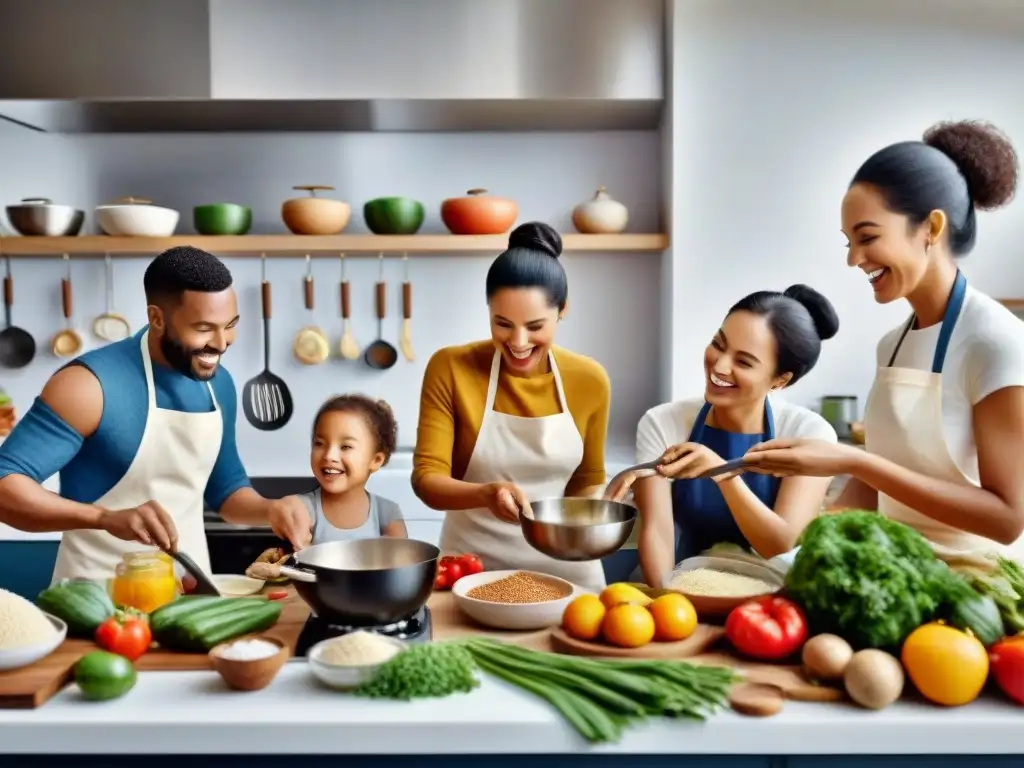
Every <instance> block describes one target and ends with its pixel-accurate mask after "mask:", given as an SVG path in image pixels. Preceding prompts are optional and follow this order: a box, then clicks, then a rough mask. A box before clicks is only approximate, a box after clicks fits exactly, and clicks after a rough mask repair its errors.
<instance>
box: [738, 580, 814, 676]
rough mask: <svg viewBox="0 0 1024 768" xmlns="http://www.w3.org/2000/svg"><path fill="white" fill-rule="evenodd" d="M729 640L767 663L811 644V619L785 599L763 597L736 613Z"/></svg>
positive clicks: (753, 656) (741, 650)
mask: <svg viewBox="0 0 1024 768" xmlns="http://www.w3.org/2000/svg"><path fill="white" fill-rule="evenodd" d="M725 636H726V638H727V639H728V640H729V642H730V643H732V647H733V648H735V649H736V650H737V651H739V652H740V653H743V654H745V655H747V656H750V657H751V658H754V659H761V660H763V661H778V660H780V659H784V658H786V657H787V656H791V655H793V654H794V653H796V652H797V651H799V650H800V648H801V647H803V644H804V642H806V640H807V619H806V617H805V616H804V612H803V611H802V610H800V607H799V606H798V605H797V604H796V603H794V602H792V601H791V600H787V599H786V598H784V597H773V596H771V595H768V596H765V597H759V598H756V599H754V600H750V601H749V602H746V603H743V604H742V605H738V606H736V607H735V608H733V609H732V611H731V612H730V613H729V616H728V618H726V620H725Z"/></svg>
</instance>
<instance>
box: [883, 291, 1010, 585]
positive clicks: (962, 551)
mask: <svg viewBox="0 0 1024 768" xmlns="http://www.w3.org/2000/svg"><path fill="white" fill-rule="evenodd" d="M966 290H967V279H966V278H965V277H964V275H963V273H961V272H958V273H957V277H956V282H955V283H954V284H953V290H952V292H951V293H950V298H949V304H948V306H947V307H946V312H945V315H944V316H943V319H942V329H941V330H940V332H939V339H938V342H937V343H936V345H935V357H934V359H933V361H932V370H931V371H921V370H916V369H912V368H897V367H894V366H893V363H894V362H895V360H896V355H897V353H898V352H899V349H900V346H901V345H902V344H903V339H904V338H906V335H907V333H908V332H909V331H910V329H911V327H912V326H913V324H914V318H913V317H911V318H910V322H908V323H907V326H906V327H905V328H904V330H903V333H902V334H901V335H900V338H899V341H898V342H897V343H896V349H894V350H893V353H892V357H891V358H890V359H889V365H888V366H885V367H880V368H879V369H878V371H877V372H876V374H875V382H874V384H873V385H872V387H871V393H870V394H869V395H868V402H867V406H866V407H865V412H864V435H865V438H866V440H865V448H866V449H867V450H868V451H869V452H870V453H872V454H874V455H876V456H881V457H883V458H885V459H888V460H889V461H892V462H894V463H896V464H899V465H900V466H903V467H907V468H908V469H911V470H913V471H915V472H918V473H920V474H922V475H927V476H928V477H934V478H938V479H941V480H946V481H948V482H953V483H962V484H965V485H974V486H979V487H980V485H981V483H980V482H979V479H978V476H977V470H976V469H975V470H974V471H973V472H972V473H971V474H970V475H968V474H965V473H964V472H962V471H961V470H960V468H959V466H957V463H956V462H955V461H954V460H953V457H952V456H950V455H949V449H948V448H947V446H946V436H945V434H944V432H943V428H942V367H943V364H944V363H945V359H946V350H947V348H948V347H949V340H950V338H951V337H952V335H953V328H954V327H956V322H957V319H958V318H959V316H960V310H961V308H962V307H963V303H964V295H965V293H966ZM878 511H879V512H881V513H882V514H884V515H885V516H886V517H888V518H890V519H892V520H896V521H898V522H901V523H905V524H906V525H909V526H910V527H912V528H914V529H916V530H917V531H919V532H920V533H921V534H922V535H923V536H924V537H925V538H926V539H927V540H928V541H929V543H931V545H932V548H933V549H934V550H935V553H936V554H937V555H938V556H939V557H940V558H942V559H943V560H945V561H947V562H948V563H950V564H951V565H967V566H969V565H983V564H984V563H986V561H988V560H989V558H990V557H991V556H992V555H994V554H996V553H1000V554H1004V555H1009V554H1011V553H1012V552H1013V551H1014V550H1015V549H1016V550H1019V545H1020V543H1021V542H1020V541H1019V540H1018V542H1016V543H1015V544H1013V545H1011V546H1009V547H1004V546H1003V545H1001V544H999V543H998V542H995V541H992V540H991V539H986V538H984V537H982V536H977V535H975V534H973V533H967V532H965V531H961V530H958V529H956V528H953V527H951V526H949V525H946V524H945V523H941V522H939V521H938V520H934V519H933V518H931V517H928V516H927V515H923V514H921V513H920V512H917V511H915V510H913V509H911V508H910V507H908V506H906V505H904V504H901V503H899V502H898V501H896V500H895V499H893V498H891V497H889V496H886V495H885V494H883V493H879V494H878ZM1018 559H1019V557H1018Z"/></svg>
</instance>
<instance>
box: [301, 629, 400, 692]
mask: <svg viewBox="0 0 1024 768" xmlns="http://www.w3.org/2000/svg"><path fill="white" fill-rule="evenodd" d="M340 639H341V638H338V637H331V638H328V639H327V640H321V641H320V642H319V643H317V644H316V645H314V646H313V647H312V648H310V649H309V653H307V654H306V661H307V662H308V664H309V671H310V672H312V673H313V677H315V678H316V679H317V680H319V681H320V682H321V683H323V684H324V685H326V686H327V687H328V688H334V689H335V690H339V691H349V690H352V689H353V688H358V687H359V686H360V685H362V684H363V683H366V682H369V681H370V680H371V679H372V678H373V676H374V675H375V674H377V670H378V669H380V668H381V667H382V666H383V665H384V664H386V663H387V662H386V661H382V662H380V663H377V664H331V663H330V662H328V661H326V660H325V659H324V651H325V650H327V647H328V646H329V645H331V643H336V642H338V640H340ZM380 639H381V640H385V641H386V642H388V643H390V644H391V645H393V646H394V647H395V651H396V653H395V655H396V656H397V655H398V654H399V653H401V652H402V651H404V650H405V649H406V646H405V644H404V643H403V642H402V641H401V640H396V639H395V638H393V637H387V636H385V635H381V636H380ZM392 658H394V657H392Z"/></svg>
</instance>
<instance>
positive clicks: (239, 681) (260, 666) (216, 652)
mask: <svg viewBox="0 0 1024 768" xmlns="http://www.w3.org/2000/svg"><path fill="white" fill-rule="evenodd" d="M255 639H259V640H266V641H267V642H268V643H273V644H274V645H276V646H277V653H275V654H274V655H273V656H267V657H266V658H264V659H254V660H251V661H241V660H237V659H225V658H224V657H223V656H221V653H222V652H223V651H224V649H225V648H227V647H228V646H229V645H234V644H235V643H237V642H238V641H239V640H255ZM209 656H210V666H212V667H213V669H214V670H215V671H216V672H217V674H219V675H220V676H221V678H222V679H223V680H224V682H225V683H227V685H228V687H229V688H234V689H235V690H236V691H259V690H262V689H263V688H266V687H267V686H268V685H270V682H271V681H272V680H273V679H274V678H275V677H277V673H278V672H280V671H281V667H283V666H284V664H285V662H286V661H288V658H289V657H290V656H291V653H290V651H289V649H288V646H286V645H285V644H284V643H283V642H282V641H280V640H278V639H277V638H276V637H262V636H260V635H247V636H245V637H236V638H235V639H234V640H229V641H228V642H226V643H221V644H220V645H218V646H216V647H215V648H213V650H211V651H210V654H209Z"/></svg>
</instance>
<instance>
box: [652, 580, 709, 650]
mask: <svg viewBox="0 0 1024 768" xmlns="http://www.w3.org/2000/svg"><path fill="white" fill-rule="evenodd" d="M647 610H649V611H650V612H651V616H652V617H653V618H654V639H655V640H660V641H661V642H673V641H676V640H685V639H686V638H688V637H689V636H690V635H692V634H693V632H694V630H695V629H697V609H696V608H694V607H693V603H691V602H690V601H689V600H687V599H686V597H685V596H684V595H680V594H679V593H676V592H672V593H669V594H667V595H662V596H661V597H658V598H655V600H654V602H652V603H651V604H650V605H649V606H647Z"/></svg>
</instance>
